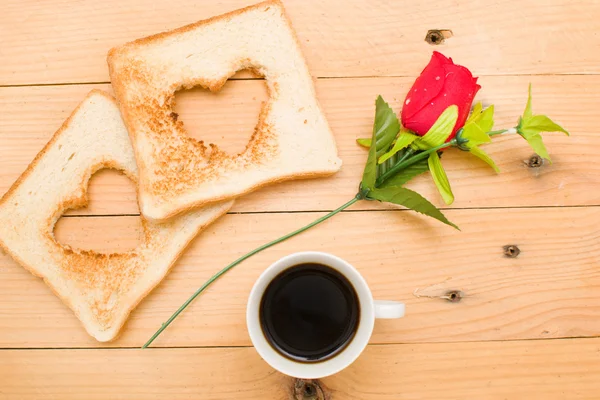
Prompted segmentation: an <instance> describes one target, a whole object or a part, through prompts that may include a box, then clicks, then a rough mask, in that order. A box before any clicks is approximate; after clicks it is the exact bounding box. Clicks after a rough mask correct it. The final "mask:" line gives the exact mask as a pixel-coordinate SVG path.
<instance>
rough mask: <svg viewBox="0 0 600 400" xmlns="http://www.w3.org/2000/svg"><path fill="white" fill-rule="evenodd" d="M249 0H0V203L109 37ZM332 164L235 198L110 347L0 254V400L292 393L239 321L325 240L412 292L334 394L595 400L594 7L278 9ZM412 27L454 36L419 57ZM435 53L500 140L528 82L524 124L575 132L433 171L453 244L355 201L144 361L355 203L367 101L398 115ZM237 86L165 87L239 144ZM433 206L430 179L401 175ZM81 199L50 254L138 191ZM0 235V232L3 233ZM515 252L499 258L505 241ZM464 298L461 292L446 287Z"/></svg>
mask: <svg viewBox="0 0 600 400" xmlns="http://www.w3.org/2000/svg"><path fill="white" fill-rule="evenodd" d="M251 3H252V0H220V1H218V2H216V1H198V0H196V1H192V0H169V1H155V0H130V1H127V0H126V1H122V0H104V1H96V0H81V1H74V0H44V1H43V2H40V1H35V0H2V1H1V2H0V15H1V16H2V22H0V60H1V62H0V110H1V111H0V194H2V193H4V192H5V191H6V190H7V189H8V188H9V186H10V185H11V184H12V183H13V182H14V181H15V179H16V178H17V177H18V176H19V175H20V174H21V172H22V171H23V170H24V169H25V168H26V166H27V165H28V164H29V162H30V161H31V160H32V159H33V157H34V156H35V154H36V153H37V152H38V151H39V150H40V149H41V148H42V146H44V144H45V143H46V142H47V140H48V139H49V138H50V137H51V135H52V134H53V133H54V132H55V131H56V129H58V127H59V126H60V125H61V123H62V121H63V120H64V119H65V118H66V117H67V116H68V115H69V114H70V112H71V111H72V110H73V108H74V107H75V106H76V105H77V104H78V103H79V101H81V99H82V98H83V97H84V95H85V94H86V93H87V92H88V91H89V90H91V89H94V88H100V89H103V90H107V91H109V92H111V88H110V84H109V82H108V81H109V77H108V71H107V66H106V61H105V59H106V53H107V51H108V50H109V49H110V48H111V47H112V46H115V45H118V44H121V43H123V42H125V41H129V40H132V39H135V38H138V37H143V36H146V35H148V34H152V33H156V32H159V31H164V30H168V29H171V28H175V27H178V26H181V25H183V24H186V23H190V22H193V21H196V20H199V19H203V18H207V17H210V16H213V15H217V14H220V13H222V12H226V11H229V10H233V9H236V8H239V7H241V6H245V5H249V4H251ZM285 6H286V8H287V10H288V13H289V16H290V18H291V20H292V22H293V24H294V26H295V28H296V30H297V33H298V37H299V40H300V42H301V46H302V48H303V51H304V53H305V56H306V58H307V61H308V64H309V68H310V70H311V73H312V74H313V75H314V76H315V78H316V90H317V95H318V98H319V100H320V102H321V104H322V106H323V109H324V111H325V114H326V116H327V118H328V120H329V122H330V125H331V127H332V129H333V131H334V133H335V136H336V140H337V144H338V148H339V152H340V156H341V158H342V159H343V161H344V167H343V169H342V171H341V172H339V173H338V174H337V175H336V176H334V177H331V178H327V179H320V180H311V181H298V182H291V183H286V184H280V185H277V186H273V187H270V188H267V189H264V190H260V191H258V192H256V193H253V194H251V195H249V196H246V197H244V198H242V199H240V200H239V201H238V202H237V203H236V205H235V207H234V209H233V210H232V211H231V212H230V213H229V215H227V216H225V217H223V218H221V219H220V220H219V221H218V222H216V223H215V224H214V225H212V226H211V227H209V228H208V229H207V230H206V231H205V232H204V233H203V234H201V235H200V236H199V237H198V238H197V239H196V240H194V241H193V243H192V244H191V246H190V247H189V249H188V251H187V252H186V253H185V254H184V255H183V257H182V258H181V259H180V261H179V262H178V263H177V265H176V267H175V268H174V269H173V271H172V273H171V274H170V275H169V276H168V277H167V278H166V279H165V280H164V281H163V283H162V284H161V285H160V286H159V287H158V288H157V289H156V290H154V291H153V292H152V294H151V295H150V296H148V297H147V298H146V299H145V300H144V301H143V302H142V303H141V304H140V305H139V307H138V308H137V309H136V310H135V311H134V312H133V313H132V315H131V317H130V320H129V322H128V323H127V325H126V326H125V328H124V329H123V332H122V335H121V336H120V337H119V338H118V339H117V340H116V341H115V342H113V343H109V344H99V343H97V342H96V341H94V340H93V339H92V338H90V337H89V336H88V335H87V334H86V333H85V331H84V329H83V328H82V327H81V325H80V323H79V322H78V320H77V319H76V318H75V316H74V315H73V313H72V312H71V311H70V310H69V309H68V308H67V307H66V306H64V305H63V304H62V303H61V302H60V301H59V300H58V298H56V297H55V296H54V295H53V294H52V293H51V291H50V290H49V289H48V288H47V287H46V286H45V285H44V283H43V282H42V281H41V280H39V279H37V278H35V277H33V276H32V275H30V274H29V273H27V272H26V271H25V270H24V269H23V268H21V267H20V266H18V265H17V264H16V263H15V262H14V261H13V260H12V259H11V258H10V257H9V256H7V255H5V254H1V253H0V348H1V349H0V399H11V400H12V399H61V400H62V399H295V398H302V396H299V397H297V396H296V395H295V391H294V385H295V384H296V382H295V380H294V379H292V378H288V377H285V376H283V375H281V374H279V373H276V372H275V371H273V370H272V369H271V368H270V367H269V366H268V365H267V364H266V363H265V362H263V361H262V360H261V359H260V357H259V356H258V354H257V353H256V352H255V350H254V349H253V348H252V347H251V343H250V340H249V337H248V334H247V332H246V329H245V320H244V310H245V303H246V299H247V296H248V294H249V290H250V288H251V286H252V283H253V282H254V280H255V279H256V278H257V276H258V275H259V274H260V272H261V271H262V270H263V269H264V268H265V267H266V266H268V265H269V264H270V263H271V262H273V261H275V260H276V259H277V258H279V257H281V256H283V255H285V254H288V253H290V252H293V251H301V250H322V251H328V252H331V253H334V254H336V255H338V256H340V257H343V258H345V259H347V260H348V261H350V262H351V263H352V264H354V265H355V266H357V268H358V269H359V270H360V271H361V273H362V274H363V275H364V276H365V278H366V280H367V281H368V283H369V284H370V286H371V288H372V291H373V293H374V295H375V297H377V298H382V299H397V300H401V301H404V302H406V304H407V316H406V317H405V318H404V319H402V320H396V321H378V322H377V323H376V326H375V332H374V334H373V337H372V340H371V344H370V345H369V347H368V348H367V349H366V351H365V352H364V353H363V355H362V356H361V357H360V358H359V360H358V361H357V362H356V363H355V364H354V365H352V366H351V367H350V368H348V369H347V370H345V371H343V372H342V373H340V374H338V375H335V376H332V377H329V378H326V379H323V380H322V381H320V382H316V384H318V385H320V387H321V389H322V390H323V391H324V393H325V398H327V399H331V400H337V399H368V400H384V399H385V400H391V399H440V398H444V399H520V398H523V399H525V398H528V399H529V398H536V399H538V398H539V399H542V398H543V399H575V398H577V399H579V398H582V399H583V398H586V399H598V398H599V397H600V394H599V393H600V265H599V263H600V246H599V239H600V208H599V207H600V168H599V167H598V165H599V164H598V156H597V154H596V153H597V151H598V148H599V147H600V134H598V121H599V118H600V117H599V116H598V109H599V106H600V99H599V93H600V76H599V75H598V74H599V73H600V51H599V50H600V46H599V45H598V40H599V38H600V37H599V36H598V32H599V30H600V22H599V21H600V2H598V1H595V0H581V1H568V0H546V1H544V2H541V1H539V2H538V1H523V0H494V1H485V2H484V1H479V0H452V1H445V2H440V1H436V2H431V1H412V0H387V1H365V0H363V1H360V0H315V1H308V0H285ZM430 29H449V30H451V31H452V33H453V36H452V37H450V38H448V39H446V41H445V43H443V44H441V45H438V46H432V45H430V44H428V43H426V42H425V40H424V39H425V36H426V33H427V31H428V30H430ZM433 50H439V51H442V52H443V53H444V54H446V55H448V56H452V57H453V58H454V59H455V61H456V62H458V63H460V64H463V65H466V66H468V67H469V68H470V69H471V70H472V71H473V73H474V75H476V76H479V77H480V81H479V82H480V83H481V85H482V86H483V89H482V90H481V91H480V93H479V95H478V99H480V100H482V101H483V102H484V104H490V103H492V102H493V103H494V104H495V105H496V112H497V117H496V123H497V126H500V127H508V126H514V123H515V122H516V119H517V117H518V115H520V113H521V112H522V109H523V108H524V105H525V100H526V92H527V85H528V83H529V82H532V83H533V88H534V103H533V105H534V110H535V112H537V113H544V114H548V115H550V116H551V117H552V118H554V119H555V120H557V121H558V122H560V123H562V124H563V125H564V126H565V127H567V128H568V129H569V130H570V131H571V132H572V137H570V138H567V137H565V136H563V135H560V134H548V135H546V136H545V141H546V143H547V146H548V148H549V151H550V153H551V155H552V159H553V161H554V162H553V164H544V165H542V166H541V167H539V168H530V167H528V165H527V160H528V159H529V157H530V156H531V155H532V151H531V149H530V148H529V147H528V146H527V145H526V143H525V142H524V141H523V140H522V139H520V138H518V137H506V138H504V137H503V138H500V139H497V140H496V139H494V143H493V144H491V145H489V146H487V147H486V150H487V151H488V152H489V153H490V154H491V155H492V157H493V158H494V159H495V160H496V162H497V164H498V165H499V167H500V168H501V170H502V173H501V174H500V175H495V174H494V173H493V171H492V170H491V169H490V168H489V167H487V166H486V165H485V164H483V163H481V162H480V161H478V160H476V159H475V158H473V157H466V156H465V155H463V154H460V155H459V154H457V153H456V152H454V151H452V152H448V154H447V156H446V157H444V163H445V165H446V167H447V171H448V175H449V177H450V180H451V183H452V185H453V189H454V193H455V195H456V199H457V200H456V202H455V203H454V204H453V205H452V206H451V207H446V211H445V212H446V215H447V216H448V217H449V218H450V219H451V220H452V221H454V222H456V223H458V225H460V227H461V228H462V231H461V232H458V231H455V230H453V229H451V228H448V227H446V226H444V225H442V224H440V223H438V222H436V221H434V220H431V219H427V218H425V217H422V216H418V215H417V214H415V213H413V212H408V211H401V210H398V209H393V207H389V206H382V205H377V204H371V203H369V204H366V203H365V202H362V203H359V204H357V205H355V206H354V207H353V208H352V209H350V210H349V211H347V212H343V213H342V214H340V215H339V216H337V217H335V218H333V219H332V220H330V221H328V222H326V223H325V224H323V225H322V226H320V227H318V228H316V229H314V230H312V231H309V232H307V233H305V234H302V235H301V236H299V237H297V238H294V239H293V240H290V241H288V242H286V243H283V244H281V245H278V246H276V247H274V248H272V249H269V250H267V251H265V252H263V253H261V254H259V255H257V256H255V257H254V258H251V259H250V260H248V261H246V262H244V263H243V264H242V265H240V266H239V267H238V268H237V269H235V270H233V271H232V272H230V273H229V274H228V275H226V276H225V277H224V278H222V279H221V280H220V281H218V283H216V284H215V285H213V286H212V287H211V288H210V289H209V290H208V291H207V292H206V293H205V294H204V295H203V296H201V297H200V298H199V299H198V300H197V301H196V302H195V303H193V305H192V306H191V307H189V309H188V310H186V311H185V312H184V313H183V314H182V315H181V317H180V318H178V319H177V320H176V321H175V322H174V323H173V324H172V325H171V327H169V329H168V330H166V331H165V332H164V334H163V335H162V336H161V337H160V338H159V339H158V340H157V341H156V342H155V348H153V349H148V350H140V349H139V347H140V346H141V345H142V344H143V343H144V342H145V341H146V340H147V339H148V338H149V336H150V335H151V334H152V333H153V332H154V331H155V330H156V329H157V328H158V327H159V326H160V324H161V322H163V321H164V320H166V319H167V318H168V316H169V315H170V314H171V313H172V312H173V311H174V310H175V309H176V308H177V307H178V306H179V305H180V304H181V303H182V302H183V301H184V300H185V299H186V298H187V297H188V296H189V295H190V294H191V293H192V292H193V291H194V290H195V289H196V288H197V287H198V286H199V285H200V284H201V283H203V282H204V281H205V280H206V279H207V278H208V277H209V276H210V275H212V274H213V273H214V272H216V271H217V270H219V269H220V268H222V267H223V266H224V265H226V264H227V263H229V262H230V261H232V260H233V259H235V258H237V257H238V256H239V255H241V254H243V253H245V252H247V251H249V250H251V249H253V248H254V247H256V246H258V245H260V244H262V243H264V242H266V241H269V240H271V239H273V238H276V237H278V236H280V235H281V234H284V233H286V232H288V231H290V230H293V229H295V228H297V227H300V226H301V225H303V224H305V223H307V222H309V221H311V220H313V219H314V218H315V217H317V216H319V215H322V214H323V212H325V211H327V210H331V209H333V208H335V207H337V206H339V205H341V204H342V203H343V202H345V201H347V200H348V199H349V198H351V196H352V195H353V194H354V193H355V191H356V188H357V184H358V181H359V179H360V175H361V170H362V167H363V165H364V162H365V159H366V152H365V151H364V149H361V148H359V147H358V146H357V145H356V144H355V139H356V138H358V137H363V136H368V135H369V134H370V132H371V124H372V119H373V112H374V106H373V105H374V100H375V97H376V96H377V95H378V94H381V95H383V96H384V98H385V99H387V100H388V101H390V102H391V104H392V106H393V107H394V108H395V109H396V110H399V109H400V104H401V102H402V100H403V97H404V95H405V93H406V92H407V90H408V88H409V87H410V85H411V83H412V81H413V80H414V78H415V77H416V76H417V75H418V73H419V72H420V71H421V69H422V68H423V67H424V65H425V64H426V63H427V61H428V59H429V57H430V55H431V52H432V51H433ZM244 77H245V75H240V76H238V77H237V78H236V79H232V80H231V81H230V82H229V83H228V84H227V85H226V86H225V88H224V89H223V90H222V92H220V93H219V94H217V95H211V94H207V93H206V92H205V91H203V90H192V91H188V92H185V93H181V94H179V95H178V98H177V100H178V105H177V111H178V112H179V113H180V115H181V119H182V120H183V121H185V124H186V126H187V127H188V129H189V131H190V134H191V135H193V136H195V137H203V138H204V139H205V140H206V139H207V140H212V141H215V142H217V143H220V144H222V145H223V147H225V148H226V149H229V150H232V151H235V150H236V149H239V148H243V146H244V144H245V143H246V141H247V140H248V138H249V135H250V134H251V132H252V128H253V125H254V123H255V121H256V117H257V113H258V110H259V106H260V101H261V100H263V99H264V98H265V97H266V91H265V86H264V82H263V81H261V80H249V79H245V78H244ZM411 187H413V188H415V189H416V190H418V191H419V192H420V193H422V194H423V195H425V196H426V197H427V198H429V199H432V200H433V201H434V202H435V203H436V204H437V205H439V206H442V205H443V204H442V202H441V199H440V197H439V195H438V194H437V193H436V190H435V187H434V185H433V183H432V182H431V179H430V178H429V177H428V176H421V177H419V179H417V180H415V182H414V183H412V184H411ZM89 197H90V203H89V207H88V208H86V209H83V210H79V211H77V212H69V213H68V215H67V216H65V217H64V218H62V219H61V220H60V221H59V223H58V225H57V228H56V235H57V237H58V238H59V240H60V241H61V242H63V243H69V244H71V245H74V246H77V247H82V248H89V249H96V250H123V249H129V248H132V247H134V246H135V245H136V243H137V241H138V240H139V237H138V236H139V233H140V222H139V221H140V219H139V210H138V207H137V205H136V200H135V191H134V187H133V185H132V184H131V183H130V182H129V181H128V180H127V179H126V178H124V177H123V176H121V175H119V174H118V173H116V172H113V171H102V172H100V173H98V174H96V175H95V176H94V177H93V178H92V181H91V183H90V187H89ZM0 223H2V222H0ZM505 245H517V246H518V247H519V249H520V250H521V253H520V254H519V255H518V257H516V258H508V257H506V256H505V255H504V254H503V253H504V251H503V246H505ZM450 290H460V291H462V292H463V293H464V294H465V297H464V298H462V299H461V301H459V302H454V303H452V302H449V301H447V300H445V299H443V298H441V297H443V296H444V294H445V293H447V292H448V291H450Z"/></svg>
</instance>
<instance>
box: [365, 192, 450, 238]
mask: <svg viewBox="0 0 600 400" xmlns="http://www.w3.org/2000/svg"><path fill="white" fill-rule="evenodd" d="M368 197H369V198H370V199H374V200H379V201H385V202H388V203H394V204H399V205H401V206H404V207H406V208H410V209H411V210H414V211H417V212H419V213H421V214H425V215H428V216H430V217H432V218H435V219H437V220H438V221H441V222H443V223H444V224H447V225H450V226H452V227H454V228H456V229H458V226H456V225H455V224H453V223H452V222H450V221H449V220H448V219H447V218H446V217H445V216H444V214H442V212H441V211H440V210H439V209H438V208H437V207H436V206H434V205H433V204H431V202H430V201H429V200H427V199H426V198H424V197H423V196H421V195H420V194H419V193H417V192H414V191H412V190H410V189H406V188H403V187H399V186H389V187H386V188H379V189H373V191H371V192H369V194H368Z"/></svg>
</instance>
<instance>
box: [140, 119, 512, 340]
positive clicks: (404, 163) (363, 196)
mask: <svg viewBox="0 0 600 400" xmlns="http://www.w3.org/2000/svg"><path fill="white" fill-rule="evenodd" d="M497 132H499V133H502V132H501V131H497ZM455 145H457V141H456V139H452V140H451V141H449V142H447V143H443V144H441V145H439V146H436V147H433V148H431V149H428V150H425V151H422V152H420V153H417V154H415V155H413V154H414V151H413V150H412V149H409V150H408V151H407V153H408V155H405V156H404V157H402V158H401V159H400V160H399V162H398V163H397V164H396V165H394V166H393V167H392V168H390V170H389V171H387V172H386V173H385V174H383V175H382V176H380V177H379V178H378V179H377V181H376V183H375V186H376V187H377V186H381V185H382V184H383V183H384V182H385V181H386V180H388V179H389V178H391V177H392V176H394V175H395V174H397V173H398V172H399V171H401V170H403V169H404V168H406V167H408V166H410V165H412V164H414V163H416V162H418V161H421V160H423V159H425V158H427V157H428V156H429V154H431V153H433V152H434V151H439V150H442V149H445V148H447V147H450V146H455ZM367 194H368V193H363V192H362V191H359V193H357V194H356V196H354V198H352V200H350V201H349V202H347V203H346V204H344V205H342V206H340V207H338V208H336V209H335V210H333V211H331V212H329V213H328V214H325V215H323V216H322V217H321V218H319V219H317V220H315V221H313V222H311V223H310V224H308V225H306V226H303V227H302V228H300V229H297V230H295V231H293V232H290V233H288V234H287V235H284V236H282V237H280V238H278V239H275V240H273V241H271V242H269V243H266V244H263V245H262V246H260V247H257V248H256V249H254V250H252V251H251V252H249V253H246V254H244V255H243V256H241V257H240V258H238V259H237V260H235V261H234V262H232V263H231V264H229V265H228V266H226V267H225V268H223V269H222V270H220V271H219V272H217V273H216V274H214V275H213V276H212V277H211V278H210V279H209V280H208V281H206V283H204V285H202V286H201V287H200V288H199V289H198V290H196V291H195V292H194V294H192V296H191V297H190V298H189V299H187V300H186V302H185V303H183V304H182V305H181V307H179V309H178V310H177V311H175V313H174V314H173V315H171V317H170V318H169V319H168V320H167V321H166V322H164V323H163V324H162V325H161V327H160V329H159V330H158V331H156V333H155V334H154V335H152V337H151V338H150V340H148V341H147V342H146V343H145V344H144V345H143V346H142V348H143V349H145V348H147V347H148V346H150V344H152V342H153V341H154V340H155V339H156V338H157V337H158V336H159V335H160V334H161V333H162V331H164V330H165V329H166V328H167V327H168V326H169V325H170V324H171V322H173V320H174V319H175V318H177V316H179V314H181V312H182V311H183V310H184V309H185V308H186V307H187V306H188V305H189V304H190V303H191V302H192V301H194V299H195V298H196V297H198V295H199V294H200V293H202V292H203V291H204V290H206V288H207V287H208V286H210V284H211V283H213V282H214V281H216V280H217V279H219V278H220V277H221V276H222V275H224V274H225V273H226V272H227V271H229V270H230V269H232V268H233V267H235V266H236V265H238V264H240V263H241V262H242V261H244V260H246V259H248V258H250V257H252V256H253V255H255V254H257V253H260V252H261V251H263V250H266V249H268V248H269V247H271V246H275V245H276V244H278V243H281V242H283V241H285V240H287V239H289V238H291V237H293V236H296V235H297V234H299V233H302V232H304V231H306V230H307V229H310V228H312V227H313V226H315V225H318V224H320V223H321V222H324V221H326V220H328V219H329V218H331V217H333V216H334V215H336V214H337V213H339V212H340V211H342V210H345V209H346V208H348V207H350V206H351V205H353V204H354V203H356V202H357V201H359V200H369V199H368V198H367Z"/></svg>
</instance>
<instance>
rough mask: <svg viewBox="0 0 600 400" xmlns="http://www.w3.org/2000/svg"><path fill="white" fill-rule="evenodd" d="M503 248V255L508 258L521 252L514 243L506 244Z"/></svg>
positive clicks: (514, 256) (515, 256)
mask: <svg viewBox="0 0 600 400" xmlns="http://www.w3.org/2000/svg"><path fill="white" fill-rule="evenodd" d="M503 249H504V256H505V257H508V258H517V257H518V256H519V254H521V249H519V246H517V245H516V244H507V245H506V246H504V247H503Z"/></svg>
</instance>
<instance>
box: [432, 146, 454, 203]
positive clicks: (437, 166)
mask: <svg viewBox="0 0 600 400" xmlns="http://www.w3.org/2000/svg"><path fill="white" fill-rule="evenodd" d="M427 162H428V164H429V171H430V172H431V176H432V177H433V181H434V182H435V185H436V186H437V188H438V190H439V192H440V194H441V195H442V198H443V199H444V202H445V203H446V204H452V203H453V202H454V194H452V189H451V188H450V182H448V176H447V175H446V171H444V167H443V166H442V162H441V161H440V156H438V154H437V152H433V153H431V154H430V155H429V158H428V159H427Z"/></svg>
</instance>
